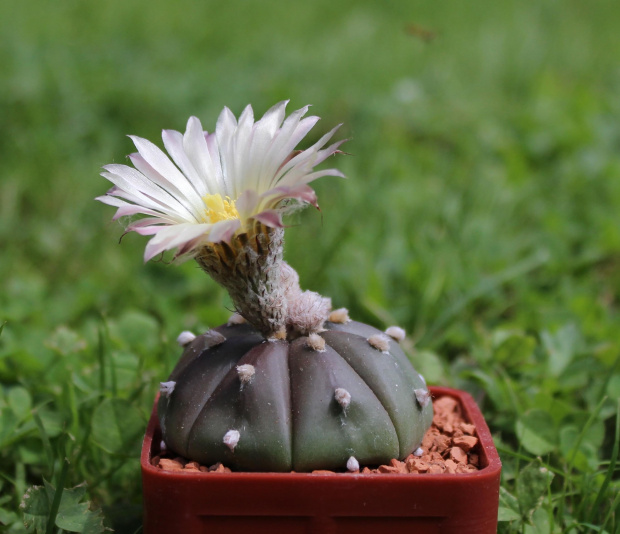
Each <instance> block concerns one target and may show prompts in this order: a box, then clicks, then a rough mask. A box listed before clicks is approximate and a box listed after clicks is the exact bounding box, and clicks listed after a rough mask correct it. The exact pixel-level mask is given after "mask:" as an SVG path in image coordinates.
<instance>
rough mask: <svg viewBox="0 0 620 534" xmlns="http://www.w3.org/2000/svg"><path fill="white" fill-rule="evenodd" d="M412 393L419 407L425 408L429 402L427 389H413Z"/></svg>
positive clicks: (429, 397) (429, 396)
mask: <svg viewBox="0 0 620 534" xmlns="http://www.w3.org/2000/svg"><path fill="white" fill-rule="evenodd" d="M413 392H414V393H415V398H416V400H417V401H418V403H419V404H420V406H422V408H425V407H426V406H427V405H428V403H429V402H430V401H431V394H430V392H429V391H428V389H424V388H418V389H414V390H413Z"/></svg>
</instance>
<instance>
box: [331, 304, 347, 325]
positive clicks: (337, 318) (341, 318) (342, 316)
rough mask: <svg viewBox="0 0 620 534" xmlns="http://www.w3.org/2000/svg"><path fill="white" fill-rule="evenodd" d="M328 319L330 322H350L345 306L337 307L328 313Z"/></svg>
mask: <svg viewBox="0 0 620 534" xmlns="http://www.w3.org/2000/svg"><path fill="white" fill-rule="evenodd" d="M329 320H330V321H331V322H332V323H341V324H344V323H350V322H351V318H350V317H349V310H347V309H346V308H338V309H337V310H334V311H333V312H331V313H330V314H329Z"/></svg>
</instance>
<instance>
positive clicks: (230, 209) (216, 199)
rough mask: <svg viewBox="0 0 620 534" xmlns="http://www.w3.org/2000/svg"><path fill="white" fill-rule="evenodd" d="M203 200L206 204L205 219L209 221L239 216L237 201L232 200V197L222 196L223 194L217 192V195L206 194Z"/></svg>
mask: <svg viewBox="0 0 620 534" xmlns="http://www.w3.org/2000/svg"><path fill="white" fill-rule="evenodd" d="M202 200H203V201H204V203H205V206H206V209H205V219H206V221H207V222H209V223H212V224H213V223H216V222H220V221H229V220H231V219H238V218H239V212H238V211H237V208H236V207H235V201H234V200H231V199H230V197H226V198H222V195H220V194H218V193H216V194H215V195H205V196H204V197H202Z"/></svg>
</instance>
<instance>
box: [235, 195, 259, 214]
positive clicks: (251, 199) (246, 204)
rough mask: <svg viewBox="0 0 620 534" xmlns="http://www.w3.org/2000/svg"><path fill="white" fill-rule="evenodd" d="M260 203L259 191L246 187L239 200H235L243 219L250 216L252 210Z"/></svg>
mask: <svg viewBox="0 0 620 534" xmlns="http://www.w3.org/2000/svg"><path fill="white" fill-rule="evenodd" d="M257 204H258V193H257V192H256V191H254V190H253V189H246V190H245V191H244V192H243V193H241V195H240V196H239V198H238V199H237V201H236V202H235V207H236V208H237V211H238V212H239V215H240V216H241V218H242V219H246V218H248V217H249V216H250V215H251V214H252V212H253V211H254V210H255V208H256V206H257Z"/></svg>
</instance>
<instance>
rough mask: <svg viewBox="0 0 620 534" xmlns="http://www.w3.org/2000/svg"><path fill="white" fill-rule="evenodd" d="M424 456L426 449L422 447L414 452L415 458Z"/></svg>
mask: <svg viewBox="0 0 620 534" xmlns="http://www.w3.org/2000/svg"><path fill="white" fill-rule="evenodd" d="M423 454H424V449H422V447H418V448H417V449H416V450H415V451H413V455H414V456H418V457H419V456H422V455H423Z"/></svg>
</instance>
